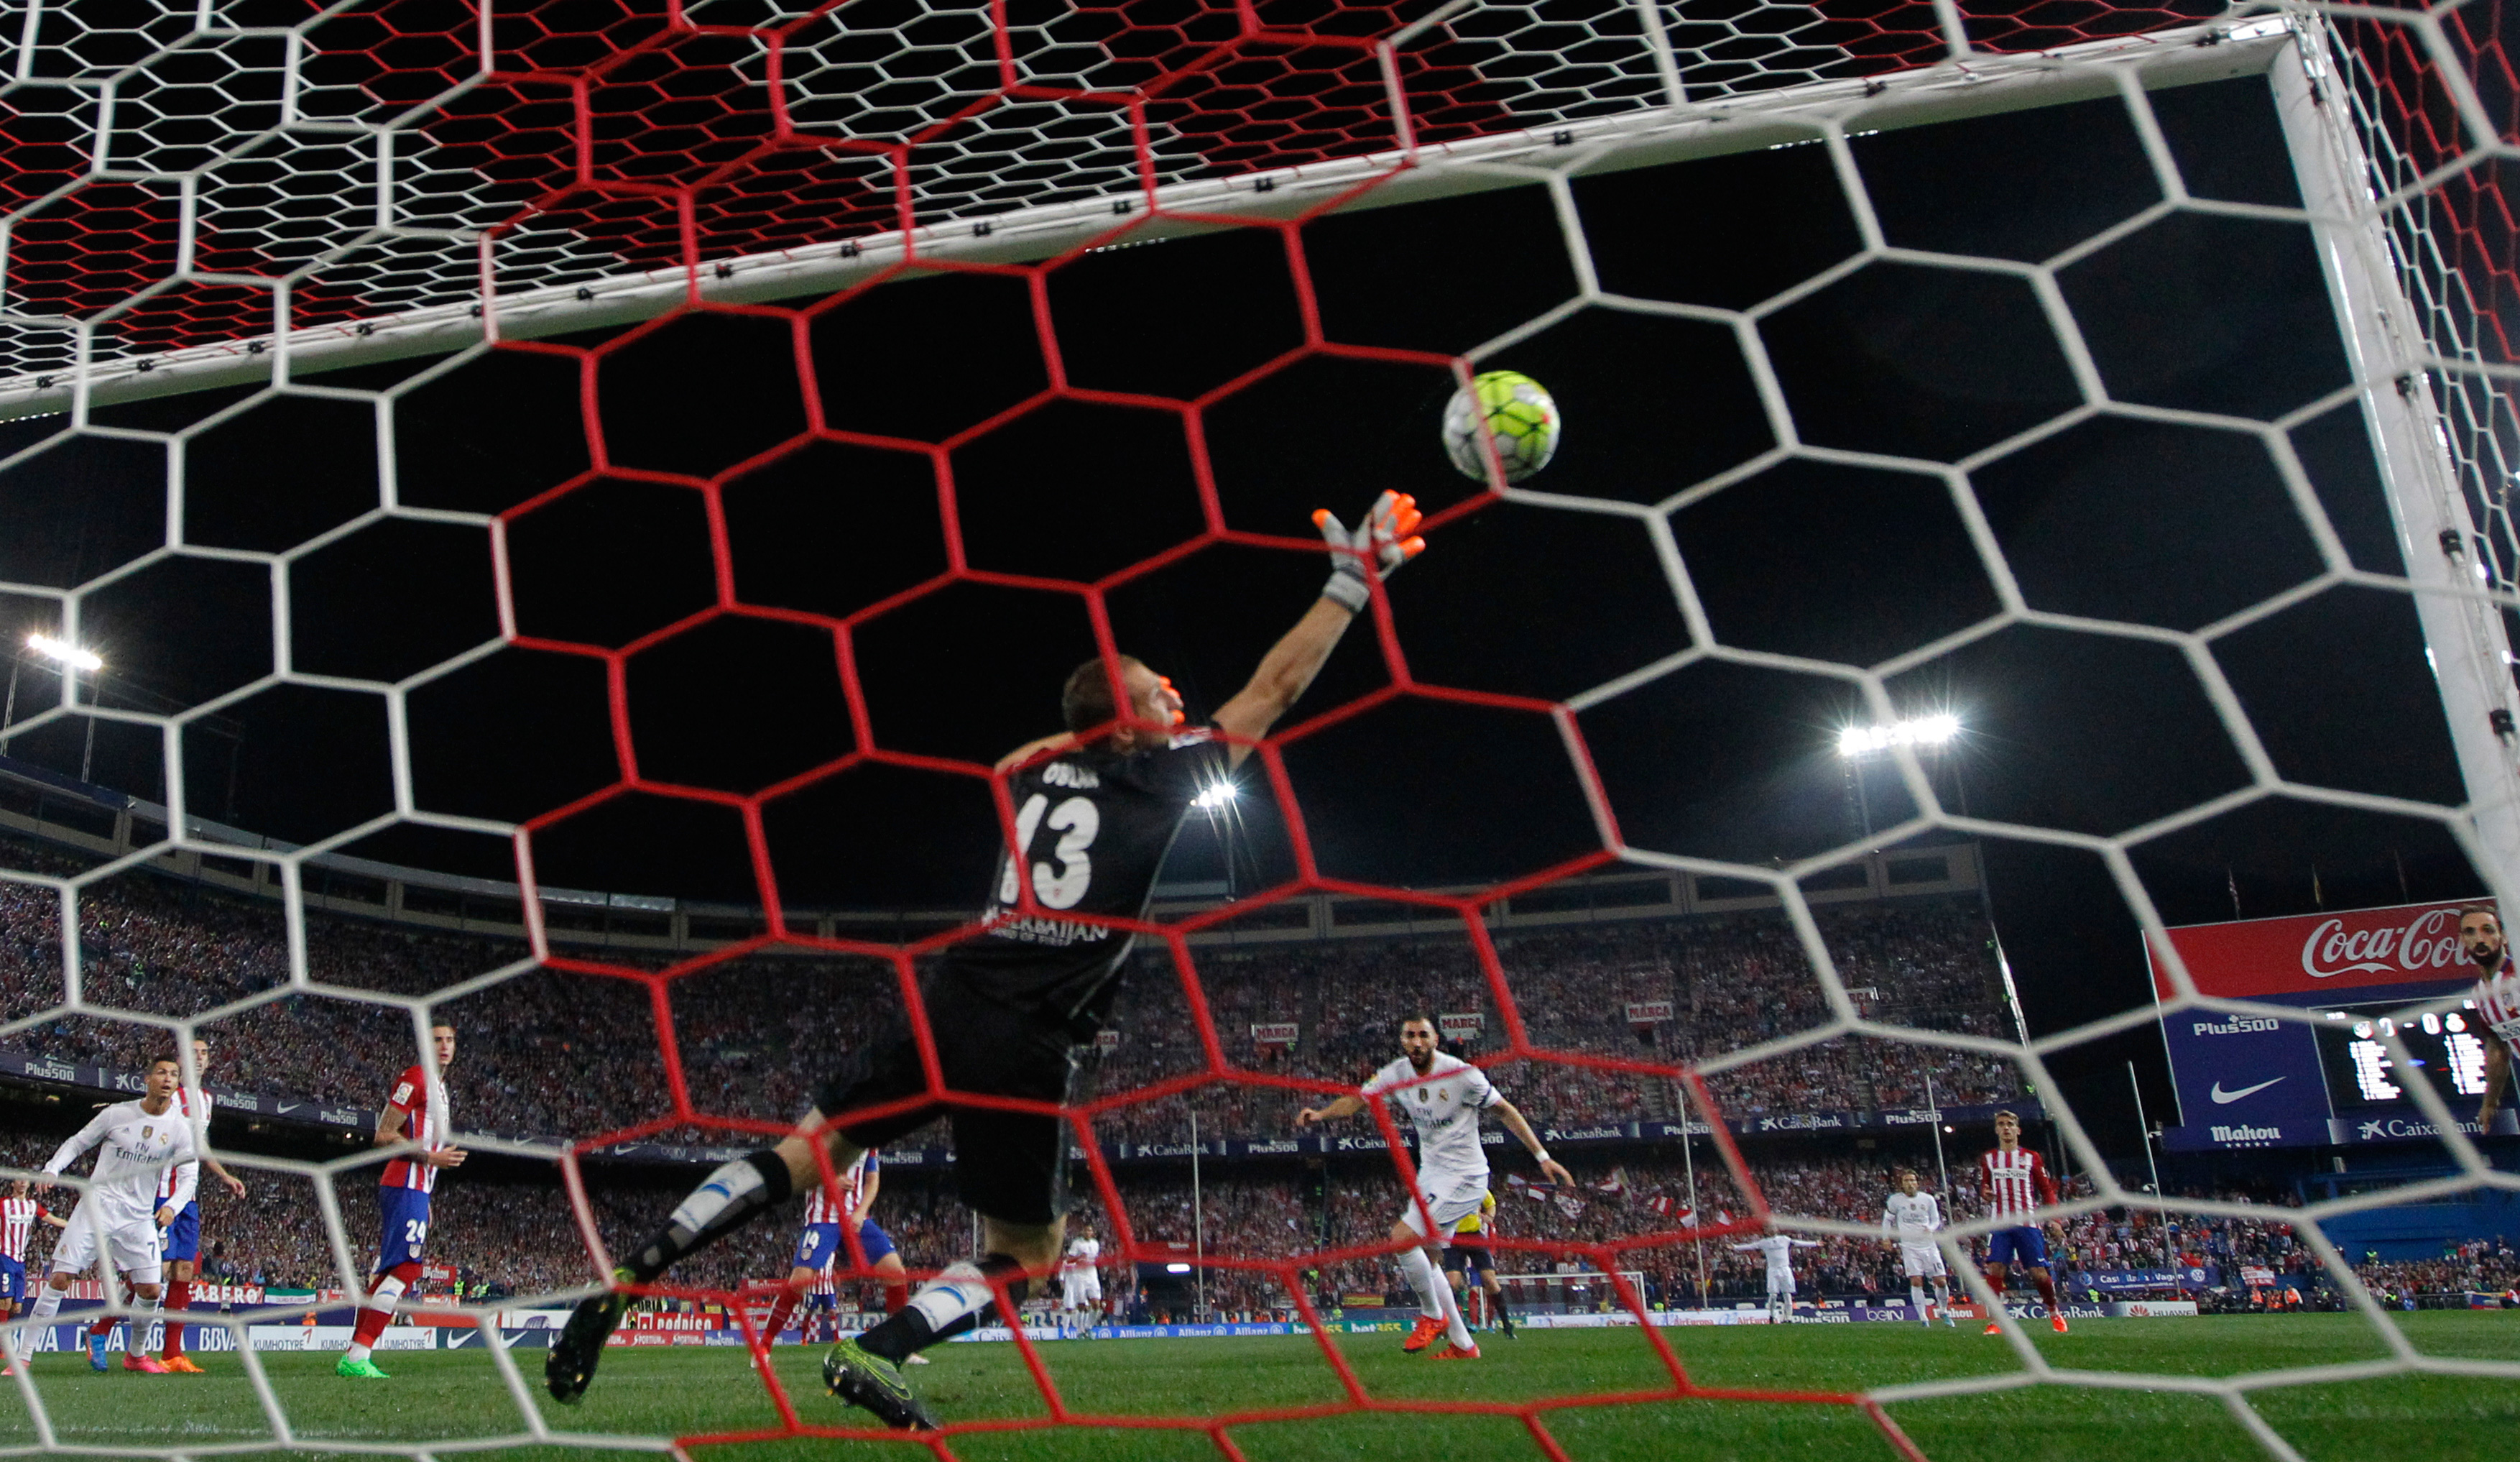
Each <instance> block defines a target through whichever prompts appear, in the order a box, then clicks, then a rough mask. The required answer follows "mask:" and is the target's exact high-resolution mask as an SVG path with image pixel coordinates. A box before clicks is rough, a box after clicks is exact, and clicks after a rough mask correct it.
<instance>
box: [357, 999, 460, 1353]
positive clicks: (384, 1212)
mask: <svg viewBox="0 0 2520 1462" xmlns="http://www.w3.org/2000/svg"><path fill="white" fill-rule="evenodd" d="M428 1048H429V1059H428V1060H427V1062H425V1063H423V1064H421V1065H419V1066H414V1067H410V1068H407V1069H406V1070H405V1071H404V1072H403V1074H402V1077H401V1079H399V1080H397V1081H396V1082H395V1083H394V1089H393V1095H392V1096H390V1097H388V1098H386V1099H385V1107H384V1110H383V1111H382V1112H380V1113H378V1114H377V1135H376V1145H377V1146H379V1147H400V1146H402V1145H404V1144H405V1143H412V1144H416V1145H418V1147H419V1149H420V1151H419V1152H418V1153H417V1154H415V1155H414V1156H411V1157H406V1158H396V1159H394V1160H393V1161H392V1162H390V1163H387V1164H386V1165H385V1170H384V1171H383V1172H382V1173H381V1174H379V1175H378V1177H377V1211H378V1214H379V1216H380V1217H381V1218H382V1220H383V1221H382V1225H381V1229H380V1232H379V1235H378V1244H377V1267H376V1269H375V1271H374V1274H373V1277H372V1280H371V1283H370V1286H369V1290H368V1302H367V1303H366V1304H364V1305H361V1306H360V1307H359V1323H358V1324H357V1325H356V1326H355V1327H353V1328H352V1330H351V1332H350V1348H348V1349H347V1350H344V1351H342V1352H341V1360H340V1363H339V1364H338V1365H336V1366H335V1367H334V1368H333V1374H335V1375H337V1376H348V1377H351V1378H352V1379H354V1380H360V1381H382V1380H385V1379H387V1377H386V1375H385V1373H384V1372H383V1371H382V1370H379V1369H378V1368H377V1363H376V1361H374V1360H373V1359H371V1358H370V1354H371V1352H372V1349H373V1348H374V1347H375V1345H376V1343H377V1338H378V1337H379V1336H382V1335H383V1334H384V1333H385V1326H386V1325H388V1324H390V1323H392V1321H393V1313H394V1305H395V1304H396V1303H398V1302H400V1301H401V1300H402V1297H403V1295H404V1293H405V1292H406V1291H408V1290H409V1289H410V1288H411V1286H412V1285H413V1284H415V1283H416V1282H418V1281H419V1279H420V1272H421V1270H420V1265H421V1253H422V1250H423V1248H424V1247H425V1246H426V1245H427V1243H428V1195H429V1194H431V1193H433V1192H435V1191H436V1189H437V1170H438V1169H439V1168H441V1167H456V1166H460V1165H462V1164H463V1162H464V1159H465V1158H466V1156H467V1154H466V1153H465V1152H464V1150H463V1149H461V1148H458V1147H456V1146H455V1145H453V1144H452V1143H450V1142H448V1141H447V1140H446V1134H445V1132H444V1130H443V1129H441V1128H440V1127H439V1125H438V1122H439V1120H440V1119H446V1120H447V1121H449V1122H451V1121H452V1120H453V1119H452V1118H447V1117H446V1089H445V1082H444V1077H445V1074H446V1069H447V1068H448V1067H449V1066H452V1065H454V1064H455V1028H454V1027H453V1026H450V1025H448V1024H446V1023H445V1022H443V1021H440V1022H439V1023H437V1024H436V1025H434V1026H432V1027H430V1028H429V1030H428Z"/></svg>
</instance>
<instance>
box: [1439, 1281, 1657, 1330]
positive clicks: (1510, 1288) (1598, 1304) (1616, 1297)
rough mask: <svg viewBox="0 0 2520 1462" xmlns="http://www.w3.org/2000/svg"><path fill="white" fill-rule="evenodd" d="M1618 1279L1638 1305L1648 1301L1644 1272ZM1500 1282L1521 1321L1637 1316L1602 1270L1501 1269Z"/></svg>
mask: <svg viewBox="0 0 2520 1462" xmlns="http://www.w3.org/2000/svg"><path fill="white" fill-rule="evenodd" d="M1618 1277H1619V1279H1621V1280H1624V1281H1626V1284H1627V1290H1628V1293H1629V1294H1631V1295H1634V1296H1635V1297H1636V1302H1638V1303H1640V1304H1643V1303H1644V1302H1645V1275H1644V1271H1643V1269H1621V1270H1619V1271H1618ZM1497 1283H1498V1285H1500V1286H1501V1287H1502V1288H1503V1290H1504V1293H1505V1299H1506V1303H1508V1305H1510V1306H1512V1309H1513V1315H1514V1318H1515V1319H1517V1320H1519V1319H1520V1318H1521V1317H1523V1316H1524V1315H1613V1314H1633V1313H1634V1311H1633V1310H1631V1309H1630V1308H1629V1305H1628V1302H1627V1301H1626V1300H1624V1299H1622V1298H1621V1297H1620V1294H1619V1289H1620V1286H1619V1285H1618V1284H1617V1283H1616V1282H1614V1281H1613V1280H1612V1279H1611V1277H1610V1275H1609V1274H1608V1273H1607V1272H1605V1271H1603V1270H1599V1269H1581V1270H1574V1271H1570V1272H1566V1273H1557V1274H1508V1273H1507V1272H1505V1271H1504V1270H1502V1269H1500V1270H1498V1271H1497ZM1473 1288H1475V1286H1473Z"/></svg>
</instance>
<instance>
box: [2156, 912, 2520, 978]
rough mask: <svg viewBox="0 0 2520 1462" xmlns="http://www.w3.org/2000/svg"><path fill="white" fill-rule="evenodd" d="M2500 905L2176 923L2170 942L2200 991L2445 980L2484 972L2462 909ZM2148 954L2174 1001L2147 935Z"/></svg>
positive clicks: (2164, 967) (2162, 964)
mask: <svg viewBox="0 0 2520 1462" xmlns="http://www.w3.org/2000/svg"><path fill="white" fill-rule="evenodd" d="M2492 907H2494V904H2493V901H2492V900H2490V899H2479V900H2476V901H2475V902H2474V903H2409V904H2401V905H2399V906H2397V907H2395V908H2386V909H2358V910H2356V911H2354V912H2352V913H2348V914H2305V915H2302V916H2300V917H2298V918H2289V919H2247V920H2242V921H2240V922H2238V923H2233V924H2191V925H2189V926H2187V927H2186V928H2183V929H2174V930H2172V931H2170V942H2171V944H2172V945H2173V946H2174V947H2176V948H2177V949H2178V951H2179V956H2180V958H2181V959H2183V960H2184V961H2186V964H2187V973H2188V975H2189V976H2190V977H2192V978H2193V979H2194V980H2195V982H2196V988H2197V991H2198V992H2199V993H2201V994H2207V995H2225V996H2229V997H2233V998H2239V999H2256V998H2260V997H2263V996H2270V995H2314V996H2316V995H2319V994H2321V993H2322V992H2325V991H2330V990H2336V989H2359V988H2362V987H2364V986H2370V985H2392V984H2408V985H2413V984H2432V985H2439V984H2445V983H2449V982H2456V981H2466V980H2474V979H2475V978H2476V971H2475V968H2474V967H2473V966H2471V965H2469V964H2468V962H2467V956H2466V955H2464V954H2463V953H2461V952H2460V951H2459V947H2458V916H2459V911H2460V910H2461V909H2466V908H2492ZM2144 952H2145V954H2146V955H2148V956H2149V957H2150V958H2151V961H2152V987H2153V992H2154V993H2155V994H2157V995H2159V996H2160V997H2161V998H2162V999H2165V1000H2167V999H2169V998H2170V997H2171V993H2172V989H2171V982H2170V969H2169V966H2168V965H2167V963H2165V962H2164V960H2163V959H2162V957H2161V950H2160V948H2159V946H2158V945H2157V944H2156V943H2154V942H2153V941H2149V940H2147V941H2146V946H2145V950H2144ZM2338 998H2342V997H2338ZM2361 998H2369V997H2368V996H2364V997H2361Z"/></svg>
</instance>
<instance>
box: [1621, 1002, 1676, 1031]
mask: <svg viewBox="0 0 2520 1462" xmlns="http://www.w3.org/2000/svg"><path fill="white" fill-rule="evenodd" d="M1671 1018H1672V1005H1671V1002H1670V1001H1669V1000H1631V1001H1629V1002H1628V1024H1629V1025H1631V1026H1650V1025H1652V1024H1654V1023H1655V1022H1656V1021H1668V1020H1670V1019H1671Z"/></svg>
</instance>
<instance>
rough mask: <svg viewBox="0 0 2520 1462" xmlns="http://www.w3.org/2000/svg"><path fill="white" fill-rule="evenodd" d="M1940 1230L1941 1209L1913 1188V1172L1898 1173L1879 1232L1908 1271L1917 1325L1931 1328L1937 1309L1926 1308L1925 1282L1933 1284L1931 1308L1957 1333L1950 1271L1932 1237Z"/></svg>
mask: <svg viewBox="0 0 2520 1462" xmlns="http://www.w3.org/2000/svg"><path fill="white" fill-rule="evenodd" d="M1942 1230H1943V1206H1942V1204H1941V1203H1940V1202H1939V1201H1937V1200H1936V1199H1935V1197H1934V1195H1932V1194H1931V1193H1920V1192H1918V1191H1917V1188H1916V1169H1914V1168H1913V1167H1902V1168H1900V1169H1899V1191H1898V1192H1896V1193H1893V1194H1891V1195H1890V1199H1889V1201H1888V1202H1887V1203H1884V1204H1883V1205H1882V1206H1881V1231H1882V1232H1883V1233H1886V1234H1889V1235H1890V1236H1891V1237H1892V1238H1893V1239H1894V1240H1895V1241H1896V1242H1897V1244H1898V1245H1899V1264H1900V1267H1901V1268H1903V1269H1905V1270H1907V1271H1908V1305H1909V1307H1910V1308H1911V1309H1913V1310H1914V1311H1915V1312H1916V1321H1917V1323H1918V1324H1921V1325H1924V1326H1926V1327H1928V1328H1931V1327H1932V1325H1933V1323H1934V1315H1935V1313H1936V1312H1937V1311H1936V1309H1928V1308H1926V1307H1925V1281H1926V1280H1928V1279H1931V1280H1932V1281H1933V1282H1934V1304H1935V1305H1936V1307H1937V1309H1939V1311H1940V1313H1941V1314H1942V1317H1943V1323H1944V1324H1946V1325H1949V1326H1951V1327H1952V1328H1953V1329H1955V1330H1957V1329H1958V1328H1959V1323H1960V1322H1959V1321H1958V1320H1955V1319H1953V1318H1952V1281H1951V1271H1950V1270H1949V1269H1948V1268H1946V1267H1945V1266H1944V1264H1943V1250H1942V1246H1941V1245H1939V1244H1936V1243H1935V1242H1934V1235H1936V1234H1938V1233H1941V1232H1942Z"/></svg>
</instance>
